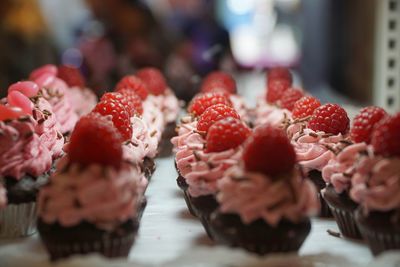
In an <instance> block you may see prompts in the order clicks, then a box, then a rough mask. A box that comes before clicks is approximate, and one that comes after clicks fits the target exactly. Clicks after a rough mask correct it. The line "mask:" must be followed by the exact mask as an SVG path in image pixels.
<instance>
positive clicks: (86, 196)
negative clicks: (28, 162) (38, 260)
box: [38, 157, 144, 229]
mask: <svg viewBox="0 0 400 267" xmlns="http://www.w3.org/2000/svg"><path fill="white" fill-rule="evenodd" d="M67 165H68V158H67V157H64V158H62V159H61V160H60V162H59V164H58V166H57V167H58V168H57V169H58V171H57V172H56V173H55V174H53V175H52V177H51V178H50V183H49V184H48V185H46V186H45V187H43V188H42V190H41V191H40V192H39V197H38V212H39V217H40V218H41V219H42V220H43V221H44V222H45V223H48V224H51V223H55V222H58V223H60V224H61V225H62V226H64V227H72V226H75V225H77V224H79V223H81V222H83V221H87V222H90V223H93V224H95V225H96V226H97V227H98V228H101V229H113V228H114V227H116V226H118V225H119V224H121V223H123V222H125V221H126V220H128V219H131V218H135V216H136V213H137V209H138V205H139V204H140V203H141V201H142V192H143V191H144V189H143V188H142V185H141V183H140V179H139V178H140V176H141V174H140V173H138V170H137V169H136V168H132V167H131V166H130V165H129V164H125V165H124V166H123V167H122V168H121V169H120V170H115V169H113V168H109V167H103V166H99V165H95V164H94V165H91V166H88V167H86V168H85V169H83V170H82V169H81V168H80V167H79V166H77V165H71V166H69V167H68V169H66V166H67Z"/></svg>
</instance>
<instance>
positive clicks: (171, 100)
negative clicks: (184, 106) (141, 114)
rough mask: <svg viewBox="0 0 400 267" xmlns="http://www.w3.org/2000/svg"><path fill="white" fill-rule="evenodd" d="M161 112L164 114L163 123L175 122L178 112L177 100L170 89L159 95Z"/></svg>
mask: <svg viewBox="0 0 400 267" xmlns="http://www.w3.org/2000/svg"><path fill="white" fill-rule="evenodd" d="M161 97H162V98H163V101H162V111H163V113H164V119H165V123H171V122H175V121H176V118H177V117H178V114H179V111H180V105H179V100H178V98H176V96H175V94H174V93H173V92H172V90H171V89H169V88H168V89H167V90H165V92H164V94H163V95H161Z"/></svg>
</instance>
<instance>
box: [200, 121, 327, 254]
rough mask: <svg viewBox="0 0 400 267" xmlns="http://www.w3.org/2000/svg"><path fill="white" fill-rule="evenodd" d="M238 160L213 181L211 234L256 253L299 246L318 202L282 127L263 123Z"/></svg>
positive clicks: (215, 237) (251, 137)
mask: <svg viewBox="0 0 400 267" xmlns="http://www.w3.org/2000/svg"><path fill="white" fill-rule="evenodd" d="M242 160H243V161H242V162H243V163H242V164H239V165H235V166H233V167H231V168H230V169H228V170H227V171H226V172H225V173H224V175H223V177H222V178H221V179H220V180H219V181H218V182H217V190H218V193H217V202H218V204H219V207H218V209H217V210H216V211H214V213H212V214H211V217H210V222H209V225H208V227H209V228H210V230H209V231H210V233H211V236H212V237H213V238H214V240H215V241H216V242H218V243H221V244H226V245H228V246H233V247H242V248H244V249H246V250H248V251H251V252H255V253H257V254H260V255H264V254H267V253H271V252H289V251H297V250H298V249H299V248H300V246H301V245H302V243H303V242H304V240H305V238H306V237H307V235H308V233H309V232H310V229H311V223H310V220H309V216H312V215H316V214H317V213H318V209H319V202H318V200H317V195H316V191H315V187H314V185H313V184H312V182H311V181H309V180H308V179H306V178H305V176H304V174H303V172H302V169H301V167H300V166H299V165H297V164H296V154H295V151H294V148H293V147H292V145H291V144H290V140H289V139H288V138H287V137H286V135H285V133H284V131H283V130H282V129H279V128H277V127H275V126H272V125H269V124H265V125H261V126H259V127H257V128H256V129H254V131H253V133H252V134H251V136H250V137H249V138H248V140H247V141H246V142H245V145H244V148H243V155H242Z"/></svg>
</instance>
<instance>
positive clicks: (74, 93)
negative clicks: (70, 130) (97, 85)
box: [66, 86, 97, 118]
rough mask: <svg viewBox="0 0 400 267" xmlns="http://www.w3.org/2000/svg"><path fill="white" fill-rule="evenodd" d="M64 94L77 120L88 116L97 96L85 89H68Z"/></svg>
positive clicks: (76, 87) (74, 87)
mask: <svg viewBox="0 0 400 267" xmlns="http://www.w3.org/2000/svg"><path fill="white" fill-rule="evenodd" d="M66 94H67V95H68V98H69V99H70V102H71V104H72V107H73V109H74V111H75V113H76V115H77V116H78V117H79V118H80V117H82V116H84V115H86V114H89V113H90V111H92V109H93V108H94V107H95V106H96V104H97V96H96V95H95V94H94V93H93V91H92V90H90V89H89V88H86V87H78V86H73V87H69V88H68V89H67V90H66Z"/></svg>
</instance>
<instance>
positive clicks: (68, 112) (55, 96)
mask: <svg viewBox="0 0 400 267" xmlns="http://www.w3.org/2000/svg"><path fill="white" fill-rule="evenodd" d="M44 75H46V74H44ZM45 78H46V79H44V78H43V77H39V78H38V79H36V80H35V82H36V83H37V84H38V85H39V86H40V87H41V90H40V92H39V95H40V96H41V97H44V98H45V99H46V100H47V101H49V103H50V104H51V106H52V110H53V112H54V113H55V114H56V117H57V120H58V122H59V123H60V126H61V132H62V133H63V134H66V133H68V132H71V131H72V129H73V128H74V127H75V124H76V122H77V121H78V116H77V115H76V113H75V112H74V109H73V108H72V104H71V101H70V99H69V98H68V96H67V93H66V91H67V90H68V86H67V84H66V83H65V82H64V81H63V80H61V79H59V78H57V77H55V76H45Z"/></svg>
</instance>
